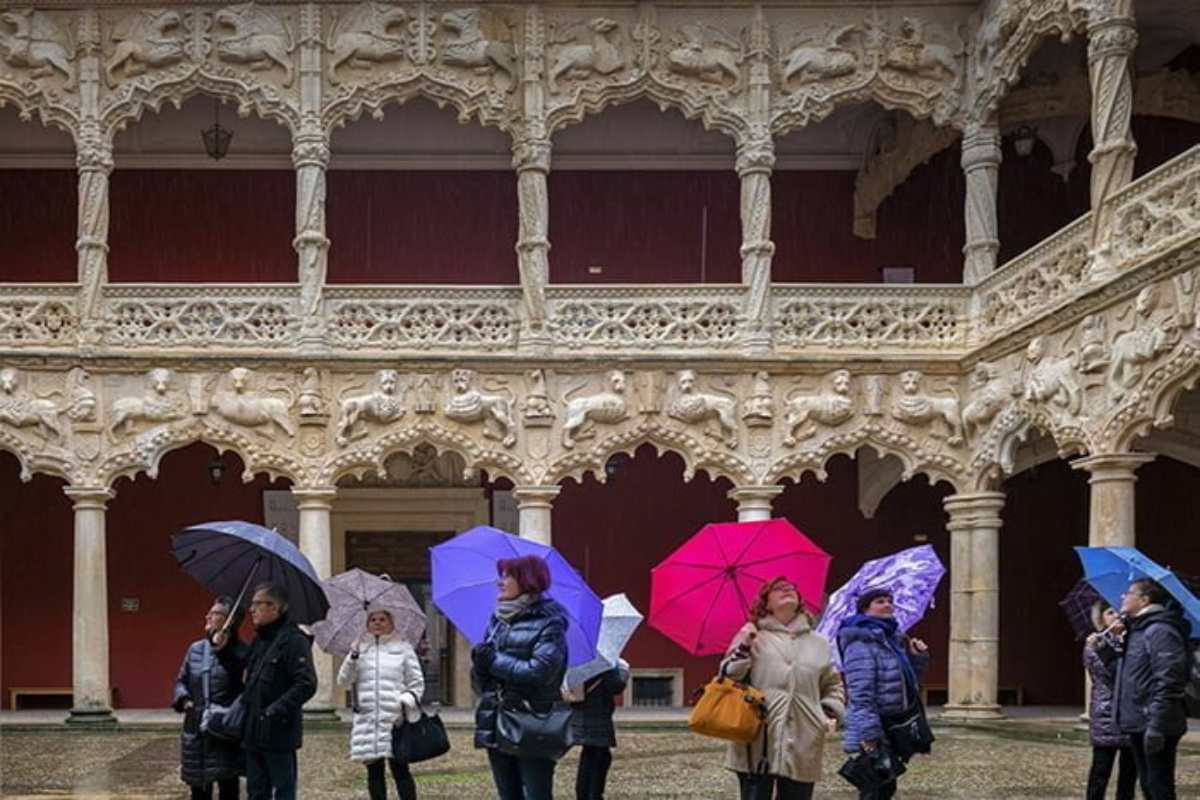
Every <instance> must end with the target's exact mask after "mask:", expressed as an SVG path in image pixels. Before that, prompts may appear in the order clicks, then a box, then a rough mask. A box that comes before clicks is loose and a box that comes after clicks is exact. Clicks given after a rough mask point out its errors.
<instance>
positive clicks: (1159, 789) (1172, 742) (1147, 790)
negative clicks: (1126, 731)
mask: <svg viewBox="0 0 1200 800" xmlns="http://www.w3.org/2000/svg"><path fill="white" fill-rule="evenodd" d="M1182 738H1183V737H1182V736H1169V737H1167V740H1166V741H1165V742H1164V743H1163V749H1162V750H1159V751H1158V752H1157V753H1147V752H1146V745H1145V742H1144V739H1145V734H1142V733H1134V734H1130V736H1129V742H1130V745H1131V746H1132V749H1133V760H1134V761H1135V762H1137V774H1138V780H1139V781H1140V782H1141V784H1142V794H1144V795H1145V796H1146V800H1175V752H1176V750H1178V748H1179V740H1180V739H1182Z"/></svg>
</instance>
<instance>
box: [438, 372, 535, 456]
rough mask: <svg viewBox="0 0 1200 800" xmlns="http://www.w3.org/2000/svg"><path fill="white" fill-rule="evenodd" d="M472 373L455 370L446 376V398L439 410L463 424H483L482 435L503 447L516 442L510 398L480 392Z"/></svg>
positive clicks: (515, 427)
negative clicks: (448, 382)
mask: <svg viewBox="0 0 1200 800" xmlns="http://www.w3.org/2000/svg"><path fill="white" fill-rule="evenodd" d="M476 381H477V376H476V373H475V371H474V370H470V369H456V370H454V371H453V372H451V373H450V387H451V390H450V395H449V396H448V397H447V398H446V403H445V405H444V406H443V407H442V413H443V414H444V415H445V416H446V418H447V419H450V420H454V421H455V422H461V423H466V424H472V423H480V422H481V423H483V429H482V430H483V435H484V436H486V437H487V438H489V439H495V440H497V441H499V442H500V443H501V444H503V445H504V446H505V447H512V446H513V445H514V444H516V443H517V421H516V419H515V418H514V417H513V411H512V407H513V397H512V394H511V393H510V392H508V391H507V390H505V394H499V393H497V392H492V391H480V390H479V389H478V388H476V386H475V383H476Z"/></svg>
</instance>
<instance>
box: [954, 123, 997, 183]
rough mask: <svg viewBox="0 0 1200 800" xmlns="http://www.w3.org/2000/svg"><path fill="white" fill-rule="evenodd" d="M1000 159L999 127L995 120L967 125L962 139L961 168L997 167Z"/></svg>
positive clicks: (968, 169) (967, 169)
mask: <svg viewBox="0 0 1200 800" xmlns="http://www.w3.org/2000/svg"><path fill="white" fill-rule="evenodd" d="M1000 160H1001V153H1000V127H999V125H998V124H997V123H996V121H995V120H994V119H992V120H989V121H988V122H984V123H973V124H970V125H968V126H967V129H966V130H965V131H964V132H963V139H962V162H961V163H962V168H963V170H964V171H966V172H970V171H971V170H975V169H979V168H982V167H999V166H1000Z"/></svg>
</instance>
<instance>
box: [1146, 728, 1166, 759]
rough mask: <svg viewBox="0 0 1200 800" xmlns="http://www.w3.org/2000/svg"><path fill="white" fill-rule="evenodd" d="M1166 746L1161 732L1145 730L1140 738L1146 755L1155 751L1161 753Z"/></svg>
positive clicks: (1150, 754)
mask: <svg viewBox="0 0 1200 800" xmlns="http://www.w3.org/2000/svg"><path fill="white" fill-rule="evenodd" d="M1166 746H1167V743H1166V741H1165V740H1164V739H1163V737H1162V734H1161V733H1152V732H1151V731H1146V735H1145V737H1144V738H1143V739H1142V747H1143V749H1145V751H1146V755H1148V756H1152V755H1154V754H1156V753H1161V752H1162V751H1163V748H1164V747H1166Z"/></svg>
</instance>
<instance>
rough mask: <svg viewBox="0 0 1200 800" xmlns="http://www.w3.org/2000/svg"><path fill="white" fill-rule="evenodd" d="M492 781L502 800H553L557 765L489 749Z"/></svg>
mask: <svg viewBox="0 0 1200 800" xmlns="http://www.w3.org/2000/svg"><path fill="white" fill-rule="evenodd" d="M488 763H489V764H491V766H492V780H494V781H495V782H496V793H497V794H499V795H500V800H553V798H554V762H553V761H551V760H550V759H548V758H517V757H516V756H506V755H505V754H504V753H501V752H499V751H498V750H495V749H489V750H488Z"/></svg>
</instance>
